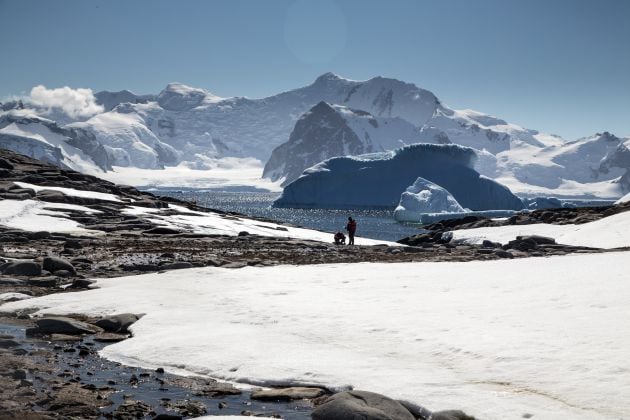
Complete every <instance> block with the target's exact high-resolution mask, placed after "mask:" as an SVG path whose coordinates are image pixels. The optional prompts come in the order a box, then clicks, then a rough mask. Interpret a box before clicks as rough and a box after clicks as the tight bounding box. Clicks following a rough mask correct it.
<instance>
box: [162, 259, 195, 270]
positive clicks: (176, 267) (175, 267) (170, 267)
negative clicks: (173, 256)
mask: <svg viewBox="0 0 630 420" xmlns="http://www.w3.org/2000/svg"><path fill="white" fill-rule="evenodd" d="M191 267H193V265H192V263H189V262H186V261H180V262H174V263H171V264H163V265H161V266H160V269H161V270H179V269H181V268H191Z"/></svg>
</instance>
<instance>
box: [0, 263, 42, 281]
mask: <svg viewBox="0 0 630 420" xmlns="http://www.w3.org/2000/svg"><path fill="white" fill-rule="evenodd" d="M0 271H1V272H2V273H3V274H12V275H14V276H29V277H32V276H41V275H42V267H41V266H40V265H39V264H37V263H36V262H34V261H15V262H9V263H6V264H3V265H2V266H0Z"/></svg>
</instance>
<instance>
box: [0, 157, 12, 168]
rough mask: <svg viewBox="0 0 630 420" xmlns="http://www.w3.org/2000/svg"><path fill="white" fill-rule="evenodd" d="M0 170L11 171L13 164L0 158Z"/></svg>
mask: <svg viewBox="0 0 630 420" xmlns="http://www.w3.org/2000/svg"><path fill="white" fill-rule="evenodd" d="M0 168H2V169H13V164H12V163H11V162H9V161H8V160H6V159H3V158H0Z"/></svg>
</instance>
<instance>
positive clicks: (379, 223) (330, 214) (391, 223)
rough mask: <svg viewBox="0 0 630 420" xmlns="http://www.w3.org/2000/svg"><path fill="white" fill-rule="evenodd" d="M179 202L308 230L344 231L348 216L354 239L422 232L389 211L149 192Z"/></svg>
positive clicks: (259, 197) (261, 196)
mask: <svg viewBox="0 0 630 420" xmlns="http://www.w3.org/2000/svg"><path fill="white" fill-rule="evenodd" d="M150 191H151V192H152V193H153V194H156V195H165V196H170V197H175V198H179V199H181V200H187V201H195V202H196V203H197V204H198V205H200V206H203V207H208V208H213V209H218V210H224V211H235V212H238V213H242V214H245V215H247V216H258V217H266V218H269V219H272V220H275V221H279V222H286V223H291V224H293V225H298V226H303V227H307V228H310V229H317V230H323V231H327V232H331V238H332V232H335V231H337V230H342V231H343V230H344V228H345V226H346V223H347V220H348V216H352V217H353V218H354V219H356V220H357V224H358V227H357V235H358V236H363V237H366V238H372V239H379V240H387V241H396V240H398V239H401V238H404V237H406V236H410V235H415V234H417V233H419V232H421V230H420V229H418V228H417V227H414V226H411V225H404V224H400V223H398V222H396V221H395V220H394V218H393V217H392V213H393V212H392V211H389V210H329V209H284V208H272V207H271V204H272V203H273V201H274V200H275V199H276V198H278V196H279V195H280V194H278V193H268V192H224V191H220V192H217V191H204V190H167V189H163V190H162V189H160V190H150Z"/></svg>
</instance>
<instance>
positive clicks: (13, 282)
mask: <svg viewBox="0 0 630 420" xmlns="http://www.w3.org/2000/svg"><path fill="white" fill-rule="evenodd" d="M25 284H26V282H25V281H24V280H19V279H0V286H24V285H25Z"/></svg>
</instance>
